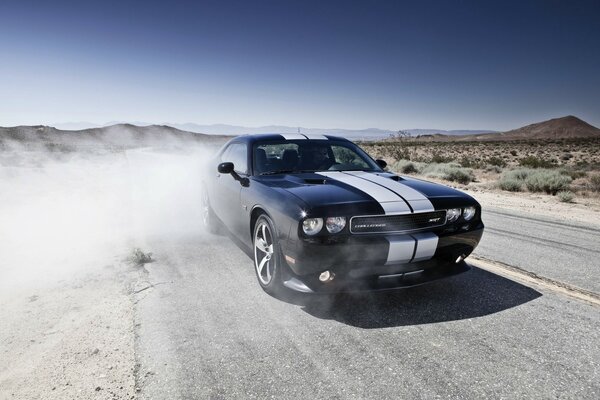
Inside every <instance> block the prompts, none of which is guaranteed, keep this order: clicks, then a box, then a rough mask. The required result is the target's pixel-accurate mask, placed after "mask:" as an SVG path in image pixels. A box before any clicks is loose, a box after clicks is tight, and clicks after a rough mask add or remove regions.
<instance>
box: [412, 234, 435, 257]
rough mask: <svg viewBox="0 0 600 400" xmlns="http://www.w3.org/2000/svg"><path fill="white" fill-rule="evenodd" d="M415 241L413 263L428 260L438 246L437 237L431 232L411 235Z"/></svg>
mask: <svg viewBox="0 0 600 400" xmlns="http://www.w3.org/2000/svg"><path fill="white" fill-rule="evenodd" d="M412 237H414V238H415V240H416V241H417V250H415V256H414V258H413V262H417V261H425V260H429V259H430V258H431V257H433V255H434V254H435V250H436V249H437V244H438V235H436V234H435V233H433V232H423V233H413V235H412Z"/></svg>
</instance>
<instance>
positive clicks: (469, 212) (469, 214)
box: [463, 206, 475, 221]
mask: <svg viewBox="0 0 600 400" xmlns="http://www.w3.org/2000/svg"><path fill="white" fill-rule="evenodd" d="M474 216H475V207H473V206H470V207H465V208H464V209H463V218H464V219H465V221H470V220H471V219H472V218H473V217H474Z"/></svg>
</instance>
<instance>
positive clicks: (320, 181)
mask: <svg viewBox="0 0 600 400" xmlns="http://www.w3.org/2000/svg"><path fill="white" fill-rule="evenodd" d="M304 183H306V184H307V185H324V184H326V183H327V179H322V178H321V179H318V178H317V179H315V178H309V179H304Z"/></svg>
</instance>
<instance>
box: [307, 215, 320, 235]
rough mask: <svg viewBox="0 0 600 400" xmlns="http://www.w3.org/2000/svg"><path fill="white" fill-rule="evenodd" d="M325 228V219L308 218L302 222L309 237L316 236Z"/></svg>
mask: <svg viewBox="0 0 600 400" xmlns="http://www.w3.org/2000/svg"><path fill="white" fill-rule="evenodd" d="M322 228H323V218H307V219H305V220H304V221H303V222H302V230H303V231H304V233H306V234H307V235H311V236H312V235H316V234H317V233H319V232H321V229H322Z"/></svg>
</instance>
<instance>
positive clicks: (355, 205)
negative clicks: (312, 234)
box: [261, 171, 476, 215]
mask: <svg viewBox="0 0 600 400" xmlns="http://www.w3.org/2000/svg"><path fill="white" fill-rule="evenodd" d="M261 181H262V182H263V183H264V184H266V185H268V186H270V187H272V188H274V189H276V190H282V191H286V192H288V193H291V194H292V195H294V196H295V197H297V198H299V199H300V200H302V201H303V202H304V203H305V205H306V206H307V207H308V208H310V209H312V210H313V211H316V212H318V211H319V209H321V208H324V209H327V210H329V211H330V210H331V208H332V207H334V208H335V209H336V211H339V213H340V214H344V215H346V214H348V215H350V214H354V215H357V214H382V213H394V212H398V213H402V212H425V211H432V210H433V209H444V208H450V207H453V206H464V205H466V204H476V202H475V200H473V199H472V198H471V197H470V196H468V195H466V194H464V193H462V192H460V191H458V190H455V189H452V188H450V187H448V186H444V185H440V184H437V183H432V182H427V181H423V180H420V179H414V178H409V177H401V176H398V175H395V174H391V173H385V172H381V173H368V172H341V171H326V172H317V173H303V174H293V175H292V174H289V175H283V176H281V175H279V176H271V177H265V178H263V179H261Z"/></svg>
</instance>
